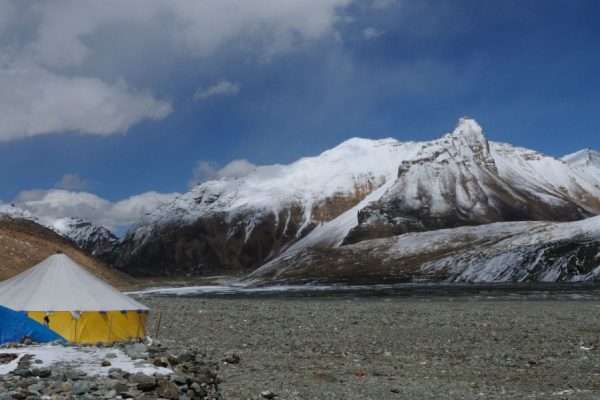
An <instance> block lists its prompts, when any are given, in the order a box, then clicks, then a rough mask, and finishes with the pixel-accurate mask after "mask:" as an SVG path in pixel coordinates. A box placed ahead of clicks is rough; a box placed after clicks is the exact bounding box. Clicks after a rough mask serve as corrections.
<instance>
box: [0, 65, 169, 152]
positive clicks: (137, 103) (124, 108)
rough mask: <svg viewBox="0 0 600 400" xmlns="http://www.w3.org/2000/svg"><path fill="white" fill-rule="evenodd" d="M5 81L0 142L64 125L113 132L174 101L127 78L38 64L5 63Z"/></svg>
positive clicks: (1, 78) (160, 112) (1, 76)
mask: <svg viewBox="0 0 600 400" xmlns="http://www.w3.org/2000/svg"><path fill="white" fill-rule="evenodd" d="M0 87H1V88H2V90H1V91H0V121H2V124H0V142H1V141H8V140H14V139H19V138H24V137H30V136H34V135H40V134H48V133H53V132H62V131H70V132H81V133H88V134H95V135H109V134H112V133H116V132H124V131H126V130H127V129H129V127H131V126H132V125H134V124H136V123H138V122H140V121H142V120H144V119H162V118H164V117H165V116H167V115H168V114H169V113H170V112H171V104H170V103H168V102H164V101H160V100H156V99H154V98H153V97H152V96H151V95H150V94H149V93H147V92H136V91H135V90H133V89H131V88H129V87H128V86H127V85H126V84H124V83H120V84H116V85H108V84H106V83H104V82H102V81H101V80H99V79H96V78H86V77H80V76H76V77H65V76H60V75H57V74H54V73H51V72H48V71H47V70H45V69H42V68H40V67H36V66H21V67H16V66H13V67H8V68H6V67H5V68H2V67H0Z"/></svg>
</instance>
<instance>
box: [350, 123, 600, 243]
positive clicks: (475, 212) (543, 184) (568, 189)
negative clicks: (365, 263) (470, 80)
mask: <svg viewBox="0 0 600 400" xmlns="http://www.w3.org/2000/svg"><path fill="white" fill-rule="evenodd" d="M598 213H600V180H597V179H595V176H593V175H592V174H588V173H587V172H586V171H585V170H584V169H579V168H577V169H576V168H572V167H571V166H570V165H569V164H567V163H565V162H564V161H562V160H558V159H556V158H553V157H549V156H546V155H544V154H541V153H538V152H535V151H532V150H528V149H524V148H519V147H513V146H511V145H509V144H505V143H495V142H491V141H488V140H487V139H486V138H485V136H484V133H483V130H482V128H481V127H480V126H479V125H478V124H477V122H475V121H474V120H472V119H467V118H463V119H461V120H460V121H459V123H458V125H457V127H456V128H455V129H454V131H453V132H452V133H449V134H447V135H445V136H444V137H442V138H441V139H438V140H435V141H433V142H430V143H428V144H425V145H423V147H422V148H421V150H420V151H419V153H418V155H417V157H415V158H412V159H407V160H403V161H402V163H401V164H400V168H399V170H398V178H397V180H396V182H395V183H394V185H393V186H392V187H391V188H390V189H389V190H388V191H387V192H386V193H385V194H384V195H383V196H382V197H381V198H380V199H379V200H377V201H375V202H373V203H371V204H369V205H368V206H367V207H365V208H364V209H362V210H361V211H360V212H359V226H358V227H356V228H354V229H353V231H352V232H351V234H350V235H349V236H348V237H347V238H346V240H345V242H346V243H354V242H357V241H360V240H363V239H365V238H373V237H386V236H390V235H391V234H400V233H404V232H409V231H416V230H430V229H439V228H450V227H457V226H462V225H474V224H485V223H490V222H500V221H520V220H548V221H572V220H577V219H581V218H585V217H589V216H591V215H596V214H598Z"/></svg>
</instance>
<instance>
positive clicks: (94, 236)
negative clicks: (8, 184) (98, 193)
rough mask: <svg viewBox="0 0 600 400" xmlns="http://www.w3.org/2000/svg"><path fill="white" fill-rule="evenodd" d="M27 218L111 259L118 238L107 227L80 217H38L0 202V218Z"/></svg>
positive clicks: (93, 252) (89, 250)
mask: <svg viewBox="0 0 600 400" xmlns="http://www.w3.org/2000/svg"><path fill="white" fill-rule="evenodd" d="M2 218H10V219H15V220H28V221H32V222H35V223H37V224H40V225H42V226H44V227H46V228H49V229H51V230H53V231H54V232H56V233H58V234H59V235H61V236H63V237H65V238H67V239H70V240H71V241H73V242H74V243H75V244H76V245H77V246H78V247H79V248H81V249H83V250H86V251H87V252H89V253H90V254H92V255H94V256H97V257H100V258H103V259H106V260H107V261H111V260H112V258H111V254H112V251H113V248H114V246H115V245H116V243H117V241H118V239H117V237H116V236H115V235H114V234H113V233H112V232H110V231H109V230H108V229H106V228H104V227H101V226H97V225H94V224H92V223H91V222H88V221H85V220H83V219H81V218H74V217H67V218H59V219H55V218H48V217H43V218H42V217H38V216H35V215H33V214H32V213H30V212H29V211H27V210H24V209H22V208H19V207H17V206H15V205H12V204H11V205H7V204H0V219H2Z"/></svg>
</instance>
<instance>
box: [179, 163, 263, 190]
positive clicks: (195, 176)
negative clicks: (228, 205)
mask: <svg viewBox="0 0 600 400" xmlns="http://www.w3.org/2000/svg"><path fill="white" fill-rule="evenodd" d="M255 169H256V165H255V164H253V163H251V162H250V161H248V160H245V159H240V160H233V161H231V162H230V163H229V164H227V165H226V166H224V167H223V168H220V167H219V164H217V163H216V162H214V161H198V163H197V164H196V168H194V171H193V173H192V179H190V181H189V182H188V187H190V188H191V187H194V186H196V185H198V184H200V183H202V182H206V181H210V180H214V179H221V178H242V177H244V176H247V175H249V174H250V173H251V172H252V171H254V170H255Z"/></svg>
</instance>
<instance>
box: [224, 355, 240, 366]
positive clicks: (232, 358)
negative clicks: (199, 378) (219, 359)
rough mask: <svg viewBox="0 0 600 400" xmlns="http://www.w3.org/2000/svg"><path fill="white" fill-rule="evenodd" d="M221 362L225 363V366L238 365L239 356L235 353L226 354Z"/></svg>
mask: <svg viewBox="0 0 600 400" xmlns="http://www.w3.org/2000/svg"><path fill="white" fill-rule="evenodd" d="M223 362H226V363H227V364H239V363H240V356H238V355H237V354H235V353H227V354H225V357H223Z"/></svg>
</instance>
